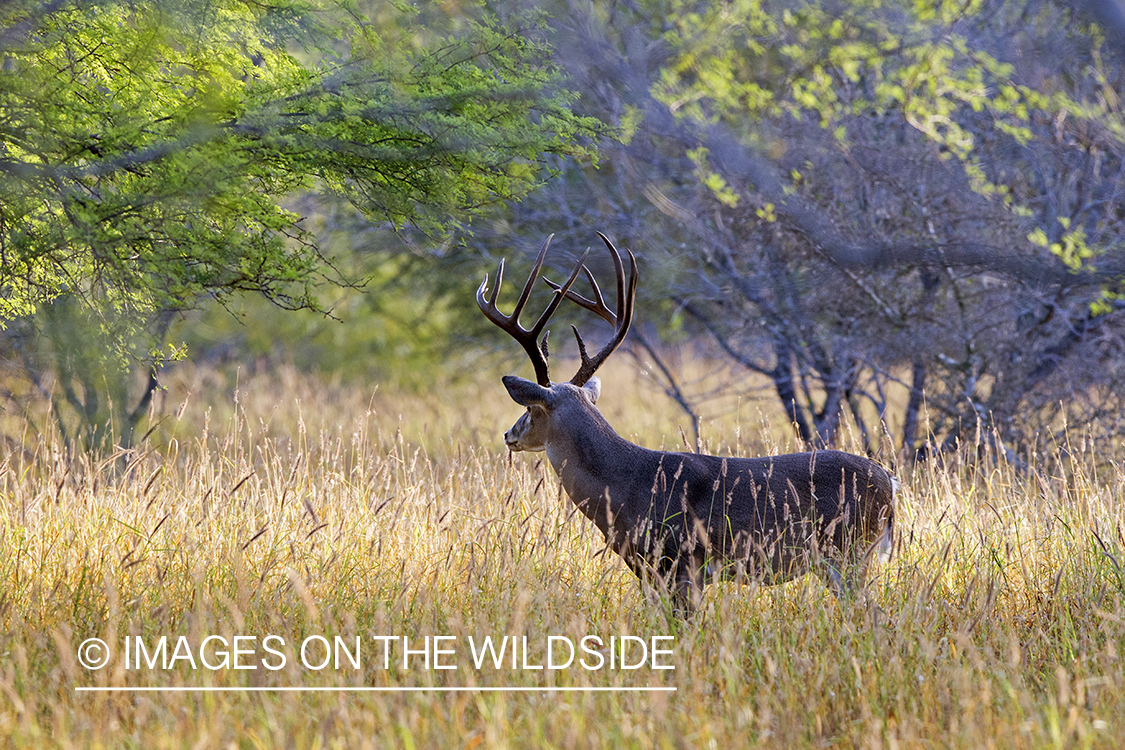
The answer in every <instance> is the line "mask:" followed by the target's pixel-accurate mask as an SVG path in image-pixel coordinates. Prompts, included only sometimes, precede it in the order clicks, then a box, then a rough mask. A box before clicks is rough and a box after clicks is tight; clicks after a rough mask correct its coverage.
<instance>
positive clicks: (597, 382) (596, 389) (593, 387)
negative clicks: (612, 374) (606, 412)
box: [582, 375, 602, 404]
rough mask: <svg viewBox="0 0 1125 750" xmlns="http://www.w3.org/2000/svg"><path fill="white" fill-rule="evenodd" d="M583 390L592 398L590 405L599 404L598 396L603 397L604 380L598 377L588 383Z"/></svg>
mask: <svg viewBox="0 0 1125 750" xmlns="http://www.w3.org/2000/svg"><path fill="white" fill-rule="evenodd" d="M582 390H583V391H585V392H586V395H587V396H589V397H590V403H592V404H596V403H598V396H600V395H602V380H601V378H599V377H598V376H597V375H595V376H594V377H592V378H590V379H589V380H587V381H586V385H584V386H582Z"/></svg>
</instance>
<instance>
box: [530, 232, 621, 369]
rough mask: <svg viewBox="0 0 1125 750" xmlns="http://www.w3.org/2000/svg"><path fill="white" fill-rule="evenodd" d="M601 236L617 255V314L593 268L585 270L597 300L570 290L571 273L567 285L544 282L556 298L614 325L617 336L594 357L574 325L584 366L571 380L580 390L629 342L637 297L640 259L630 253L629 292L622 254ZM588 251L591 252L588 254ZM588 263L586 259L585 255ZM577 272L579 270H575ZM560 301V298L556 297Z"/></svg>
mask: <svg viewBox="0 0 1125 750" xmlns="http://www.w3.org/2000/svg"><path fill="white" fill-rule="evenodd" d="M598 236H599V237H601V238H602V242H604V243H605V246H606V247H608V248H609V252H610V254H611V255H612V256H613V270H614V273H615V275H616V277H617V313H616V314H614V313H613V312H612V311H610V309H609V307H608V306H607V305H606V303H605V300H603V299H602V292H601V290H600V289H599V288H598V282H596V281H594V275H593V274H592V273H590V269H588V268H586V266H585V265H584V264H582V270H583V272H585V274H586V278H587V280H589V282H590V286H591V287H592V288H593V290H594V297H595V298H596V299H594V300H589V299H586V298H585V297H583V296H582V295H581V294H578V293H577V292H572V291H570V284H571V282H572V281H573V280H574V275H573V274H571V279H570V280H569V281H567V283H566V284H564V285H563V286H561V287H560V286H559V285H558V284H555V283H554V282H552V281H549V280H547V279H543V281H545V282H546V283H547V284H548V286H550V287H551V288H552V289H554V290H555V294H556V295H560V294H561V295H563V296H565V297H566V298H567V299H569V300H570V301H571V302H574V303H576V304H578V305H579V306H581V307H584V308H586V309H587V310H589V311H590V312H592V313H595V314H597V315H599V316H601V317H602V318H604V319H605V320H606V321H608V322H609V324H610V325H611V326H613V329H614V330H613V337H612V338H611V339H610V340H609V343H607V344H606V345H605V346H603V347H602V348H601V351H599V352H598V353H597V354H595V355H594V356H593V357H590V356H588V355H587V354H586V344H585V342H583V341H582V334H580V333H578V328H576V327H575V326H571V329H573V330H574V338H576V339H578V353H579V354H580V355H581V356H582V365H581V366H580V367H579V368H578V372H577V373H575V375H574V377H573V378H571V379H570V382H571V383H573V384H574V385H576V386H578V387H580V388H581V387H582V386H584V385H586V382H587V381H588V380H589V379H590V378H592V377H593V376H594V373H595V372H597V370H598V368H599V367H601V366H602V363H603V362H605V361H606V360H607V359H608V358H609V355H610V354H613V351H614V350H615V349H616V348H617V347H618V346H620V344H621V342H622V341H624V340H625V334H627V333H628V332H629V324H630V323H631V322H632V321H633V302H634V301H635V300H636V298H637V259H636V258H635V257H633V251H632V250H626V251H625V252H627V253H628V254H629V289H628V292H626V289H625V269H624V267H623V266H622V263H621V254H620V253H619V252H617V248H616V247H614V246H613V243H612V242H610V241H609V238H608V237H606V236H605V235H604V234H602V233H601V232H598ZM587 252H588V251H587ZM583 260H585V256H583ZM575 271H576V272H577V269H575ZM556 298H557V297H556Z"/></svg>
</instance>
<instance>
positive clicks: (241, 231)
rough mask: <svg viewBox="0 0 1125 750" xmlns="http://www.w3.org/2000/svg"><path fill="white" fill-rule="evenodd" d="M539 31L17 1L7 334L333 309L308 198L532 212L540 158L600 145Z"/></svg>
mask: <svg viewBox="0 0 1125 750" xmlns="http://www.w3.org/2000/svg"><path fill="white" fill-rule="evenodd" d="M402 14H405V11H402ZM536 23H537V22H536V21H535V19H534V18H533V17H531V16H527V15H522V16H520V17H519V19H517V20H516V21H514V22H513V23H511V24H509V25H500V24H498V23H496V22H494V21H492V20H489V19H488V18H485V19H483V20H481V21H478V22H465V23H463V24H462V27H463V28H462V30H461V32H460V33H458V34H457V35H452V36H447V37H445V38H438V39H433V40H430V42H429V44H428V46H423V47H421V48H418V47H416V45H415V42H414V39H415V38H416V36H417V35H416V34H414V33H413V31H412V29H411V28H410V27H409V23H406V24H405V25H401V26H398V27H396V26H395V25H394V23H393V22H388V21H386V20H383V21H381V22H380V23H379V24H376V23H373V22H371V21H369V20H368V19H367V18H365V17H364V16H363V15H361V14H360V13H359V12H358V11H357V9H356V7H355V6H354V5H353V4H352V3H350V2H348V1H347V0H340V1H339V2H334V1H333V0H268V1H267V2H247V1H245V0H138V1H133V2H118V1H115V0H69V1H68V0H44V1H42V2H37V1H34V0H17V1H16V2H11V3H5V4H4V6H3V8H2V9H0V28H3V31H2V32H0V61H2V63H0V325H3V324H4V323H6V322H10V321H13V320H16V319H20V318H26V317H27V316H30V315H33V314H34V313H35V312H36V311H37V310H40V309H42V306H43V305H45V304H50V303H52V302H53V301H54V300H56V299H59V298H60V297H63V296H66V297H72V298H74V299H75V300H76V301H78V302H79V303H80V304H79V306H78V307H77V308H75V307H74V306H71V305H69V304H66V305H60V306H59V307H58V310H75V309H82V310H86V311H90V312H93V313H94V314H95V316H96V318H97V320H98V321H99V325H100V326H101V327H103V328H105V329H107V332H108V334H109V335H110V339H111V340H113V341H118V342H125V341H128V340H133V339H132V336H133V334H135V333H136V331H137V330H138V327H140V328H145V327H146V325H151V326H155V329H153V328H149V329H148V330H157V331H159V330H160V329H161V328H163V327H166V324H161V322H160V321H162V320H164V318H165V316H166V315H167V314H168V312H169V311H175V310H180V309H183V308H185V307H188V306H191V305H193V304H196V303H197V302H198V301H199V300H201V299H205V298H214V299H218V300H219V301H223V300H225V299H227V298H229V295H232V294H235V293H239V292H244V291H252V292H258V293H261V294H264V295H266V296H267V297H268V298H269V299H271V300H272V301H274V302H275V303H276V304H278V305H280V306H283V307H287V308H302V307H311V308H318V300H317V294H316V287H317V285H318V284H319V283H323V282H324V281H331V282H335V283H348V281H349V280H348V279H346V278H342V277H341V276H340V275H339V274H336V273H335V272H334V270H333V268H332V264H331V262H330V259H329V258H327V257H325V256H324V254H323V253H322V252H321V249H320V247H319V246H318V243H317V238H316V237H315V236H314V235H313V234H312V233H311V232H310V231H308V230H307V228H306V227H305V226H304V224H303V223H302V217H301V216H300V215H299V214H297V213H295V212H294V211H292V210H291V209H290V208H287V205H288V204H287V203H286V201H287V200H290V199H292V198H293V197H294V196H297V195H299V194H302V193H304V192H306V191H311V190H319V191H326V192H330V193H332V194H334V195H337V196H339V197H341V198H343V199H346V200H348V201H350V202H351V203H352V204H354V205H355V206H356V207H357V208H358V209H359V210H360V211H362V212H363V213H364V214H365V215H366V216H367V217H368V218H370V219H372V220H376V221H382V222H386V223H388V224H390V225H394V226H402V225H406V224H409V225H412V226H415V227H417V228H419V229H420V230H422V231H424V232H429V233H433V234H438V233H442V232H444V231H446V230H448V229H449V228H450V227H452V226H454V225H456V223H457V222H459V221H463V220H465V219H466V218H467V217H468V216H471V215H472V214H473V213H474V212H477V211H479V210H481V209H482V208H484V207H487V206H489V205H491V204H493V203H495V202H496V201H498V200H501V199H518V198H520V197H521V196H523V195H525V194H526V193H527V192H528V191H529V190H530V189H531V188H533V187H534V186H535V185H537V184H538V183H539V182H540V181H541V179H542V173H541V166H542V164H543V159H544V156H545V155H560V156H562V155H565V156H568V157H579V158H582V157H589V156H592V153H593V152H592V150H591V148H590V146H588V145H583V141H584V140H585V141H586V142H587V143H588V139H589V137H591V136H594V135H596V134H597V133H598V132H600V127H599V124H598V123H597V122H596V121H594V120H591V119H589V118H582V117H578V116H576V115H574V114H573V113H572V111H571V101H572V99H571V96H570V95H569V94H568V93H566V92H565V91H563V90H561V88H560V81H561V78H560V75H559V71H558V70H557V68H556V67H555V66H554V65H553V64H552V62H551V61H550V59H549V55H548V50H547V47H546V46H545V45H544V44H543V43H542V41H541V40H537V39H536V38H535V31H534V27H535V24H536ZM396 28H398V32H397V33H396ZM138 321H140V322H138ZM73 322H74V323H75V324H77V319H76V320H75V321H73ZM156 343H157V344H158V345H159V343H160V342H156ZM136 346H137V347H139V348H136V347H133V349H132V351H125V352H123V354H124V355H125V356H133V357H139V358H140V359H147V360H148V361H149V362H150V363H151V362H153V361H158V360H159V357H160V356H161V355H160V353H159V352H158V351H156V349H155V348H154V347H153V345H152V342H151V341H150V342H148V343H144V339H141V340H140V343H138V344H137V345H136ZM125 348H126V349H127V350H128V349H130V347H125ZM55 369H56V371H59V372H61V371H60V370H59V369H58V368H55ZM148 382H149V383H150V387H151V386H152V384H153V383H152V380H151V379H149V381H148ZM66 387H67V386H66V385H63V386H62V388H63V389H64V390H65V389H66ZM80 390H85V389H80ZM149 395H151V390H147V391H145V395H144V396H142V400H143V399H146V398H147V397H148V396H149ZM93 397H94V394H87V395H86V396H85V397H84V396H82V395H81V394H77V395H76V400H77V401H82V399H83V398H93ZM59 400H60V401H61V400H62V399H59ZM66 400H68V401H69V400H71V399H69V398H68V399H66ZM83 408H84V407H83ZM122 408H125V409H127V411H128V412H129V413H130V414H132V413H134V409H133V407H132V405H129V406H127V407H126V406H125V405H122ZM80 411H81V409H80ZM95 411H96V410H95ZM128 431H130V432H131V428H129V430H128Z"/></svg>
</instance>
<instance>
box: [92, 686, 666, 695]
mask: <svg viewBox="0 0 1125 750" xmlns="http://www.w3.org/2000/svg"><path fill="white" fill-rule="evenodd" d="M74 692H76V693H421V692H433V693H473V692H475V693H674V692H676V688H675V687H552V686H550V685H547V686H543V687H527V686H514V687H490V686H482V687H473V686H470V685H458V686H446V687H441V686H434V687H367V686H362V685H360V686H355V687H334V686H322V687H317V686H307V687H306V686H279V687H263V686H247V687H183V686H170V687H145V686H123V687H84V686H76V687H75V688H74Z"/></svg>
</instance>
